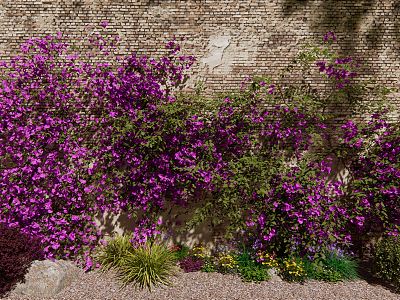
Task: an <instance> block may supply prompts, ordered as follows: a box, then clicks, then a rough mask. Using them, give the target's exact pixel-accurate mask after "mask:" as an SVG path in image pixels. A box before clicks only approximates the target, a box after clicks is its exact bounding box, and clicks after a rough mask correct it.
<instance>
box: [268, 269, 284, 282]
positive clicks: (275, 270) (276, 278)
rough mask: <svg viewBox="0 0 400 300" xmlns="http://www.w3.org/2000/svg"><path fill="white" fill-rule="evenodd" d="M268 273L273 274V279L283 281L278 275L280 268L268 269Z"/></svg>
mask: <svg viewBox="0 0 400 300" xmlns="http://www.w3.org/2000/svg"><path fill="white" fill-rule="evenodd" d="M268 274H269V276H271V279H270V280H271V281H282V278H281V277H279V275H278V270H277V269H275V268H271V269H268Z"/></svg>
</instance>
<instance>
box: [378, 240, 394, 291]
mask: <svg viewBox="0 0 400 300" xmlns="http://www.w3.org/2000/svg"><path fill="white" fill-rule="evenodd" d="M374 262H375V263H374V265H375V271H376V274H377V275H378V276H379V277H380V278H382V279H384V280H387V281H389V282H390V283H392V284H394V285H395V287H396V288H397V289H400V239H399V238H398V237H397V238H396V237H388V238H384V239H382V240H381V241H379V242H378V243H377V244H376V246H375V251H374Z"/></svg>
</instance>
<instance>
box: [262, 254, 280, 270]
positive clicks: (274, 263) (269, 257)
mask: <svg viewBox="0 0 400 300" xmlns="http://www.w3.org/2000/svg"><path fill="white" fill-rule="evenodd" d="M257 262H259V263H261V264H262V265H263V266H265V267H267V268H278V267H279V262H278V260H277V259H276V257H275V255H273V254H269V253H267V252H265V251H259V252H257Z"/></svg>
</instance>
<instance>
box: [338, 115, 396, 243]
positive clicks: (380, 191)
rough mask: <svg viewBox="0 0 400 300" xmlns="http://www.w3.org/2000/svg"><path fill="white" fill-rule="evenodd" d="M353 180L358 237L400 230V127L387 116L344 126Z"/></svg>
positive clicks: (351, 190) (352, 199)
mask: <svg viewBox="0 0 400 300" xmlns="http://www.w3.org/2000/svg"><path fill="white" fill-rule="evenodd" d="M342 130H343V138H342V142H343V145H344V146H345V147H347V149H348V154H349V155H352V157H351V158H349V157H347V165H348V168H349V170H350V174H351V178H350V182H349V184H348V193H347V195H346V199H347V202H348V203H349V204H350V205H351V206H353V207H354V218H353V220H352V223H353V226H352V227H353V230H355V231H356V232H357V234H358V235H365V234H368V233H386V234H389V235H396V236H397V235H398V234H399V230H400V127H399V122H391V123H389V122H388V120H387V117H385V114H384V113H379V114H378V113H377V114H374V115H373V116H372V117H371V119H370V121H369V122H368V123H367V124H365V125H362V124H356V123H354V122H353V121H351V120H350V121H348V122H347V123H346V124H344V125H343V126H342Z"/></svg>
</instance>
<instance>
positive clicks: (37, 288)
mask: <svg viewBox="0 0 400 300" xmlns="http://www.w3.org/2000/svg"><path fill="white" fill-rule="evenodd" d="M78 273H79V268H77V267H76V266H75V265H74V264H73V263H72V262H69V261H63V260H56V261H50V260H44V261H34V262H33V263H32V265H31V267H30V268H29V271H28V273H27V274H26V276H25V282H24V283H19V284H18V285H17V286H16V288H15V289H14V293H16V294H19V295H24V296H30V297H35V298H45V297H53V296H54V295H56V294H57V293H59V292H60V291H61V290H62V289H65V288H66V287H68V286H69V285H70V284H71V283H72V281H73V279H74V278H76V276H77V275H78Z"/></svg>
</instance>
